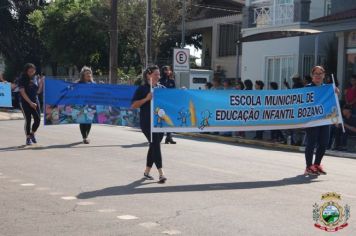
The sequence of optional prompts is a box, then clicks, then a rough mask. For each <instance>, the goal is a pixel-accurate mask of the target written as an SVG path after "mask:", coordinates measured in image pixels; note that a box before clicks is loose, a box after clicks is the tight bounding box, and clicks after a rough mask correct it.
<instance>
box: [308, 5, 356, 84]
mask: <svg viewBox="0 0 356 236" xmlns="http://www.w3.org/2000/svg"><path fill="white" fill-rule="evenodd" d="M310 23H311V25H312V26H313V27H314V28H315V29H317V30H320V31H322V32H333V33H334V34H335V36H336V37H337V62H336V64H337V78H338V79H339V82H341V88H342V91H343V89H345V88H346V87H347V85H348V82H349V79H350V78H351V75H353V74H356V1H354V0H331V4H330V14H329V15H327V16H324V17H320V18H317V19H313V20H311V22H310Z"/></svg>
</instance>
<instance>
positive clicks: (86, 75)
mask: <svg viewBox="0 0 356 236" xmlns="http://www.w3.org/2000/svg"><path fill="white" fill-rule="evenodd" d="M79 75H80V78H79V81H78V83H81V84H91V83H94V80H93V72H92V70H91V69H90V68H89V67H87V66H84V67H83V68H82V70H81V71H80V74H79ZM79 129H80V133H81V134H82V138H83V143H84V144H89V143H90V140H89V139H88V136H89V133H90V129H91V124H79Z"/></svg>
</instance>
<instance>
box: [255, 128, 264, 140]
mask: <svg viewBox="0 0 356 236" xmlns="http://www.w3.org/2000/svg"><path fill="white" fill-rule="evenodd" d="M256 139H258V140H262V139H263V130H262V131H256Z"/></svg>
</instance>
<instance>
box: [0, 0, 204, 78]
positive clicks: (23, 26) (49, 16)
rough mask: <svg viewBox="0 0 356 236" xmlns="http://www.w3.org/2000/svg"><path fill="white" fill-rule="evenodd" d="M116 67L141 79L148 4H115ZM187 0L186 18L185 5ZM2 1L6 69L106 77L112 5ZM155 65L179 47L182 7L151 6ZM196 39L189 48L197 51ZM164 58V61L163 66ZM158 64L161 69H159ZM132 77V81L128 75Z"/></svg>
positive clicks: (104, 1) (0, 33) (124, 0)
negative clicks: (89, 71) (30, 66)
mask: <svg viewBox="0 0 356 236" xmlns="http://www.w3.org/2000/svg"><path fill="white" fill-rule="evenodd" d="M118 1H119V2H118V36H119V41H118V62H119V67H120V68H125V70H124V71H125V73H126V74H127V73H129V72H130V71H134V72H135V73H134V74H136V75H137V74H139V73H140V71H141V69H142V65H143V62H144V57H145V40H146V33H145V28H146V1H144V0H129V1H128V0H118ZM190 1H193V0H188V1H187V2H188V4H187V5H188V14H189V12H190V10H189V2H190ZM44 2H45V1H38V0H27V1H14V0H1V1H0V22H1V24H0V53H2V54H3V55H4V56H5V58H6V63H7V68H9V69H10V70H11V71H14V72H15V71H16V72H19V71H21V69H22V66H23V65H24V64H25V63H26V62H33V63H35V64H36V65H43V66H44V65H51V66H52V68H53V73H54V74H56V68H57V66H58V65H60V66H76V67H77V68H78V69H80V68H81V67H82V66H83V65H89V66H91V67H93V68H94V70H95V71H98V72H100V73H102V74H107V72H108V65H109V35H110V31H109V20H110V0H56V1H52V2H50V3H48V4H44ZM152 3H153V6H152V8H153V16H152V21H153V27H152V33H153V36H152V49H151V51H152V57H153V62H154V63H158V64H166V63H167V62H171V58H172V51H173V48H174V47H176V46H178V44H179V41H180V33H179V32H178V31H179V30H178V28H179V27H178V26H179V25H180V22H181V10H180V9H181V8H182V6H181V1H177V0H153V1H152ZM199 40H201V38H199V37H193V38H192V37H187V43H192V42H193V43H195V45H196V46H197V47H200V46H201V45H200V44H199ZM162 58H163V60H162ZM161 62H162V63H161ZM130 76H131V75H130Z"/></svg>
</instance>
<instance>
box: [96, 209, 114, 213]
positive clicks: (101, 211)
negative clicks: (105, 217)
mask: <svg viewBox="0 0 356 236" xmlns="http://www.w3.org/2000/svg"><path fill="white" fill-rule="evenodd" d="M98 212H100V213H112V212H116V210H115V209H100V210H98Z"/></svg>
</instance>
